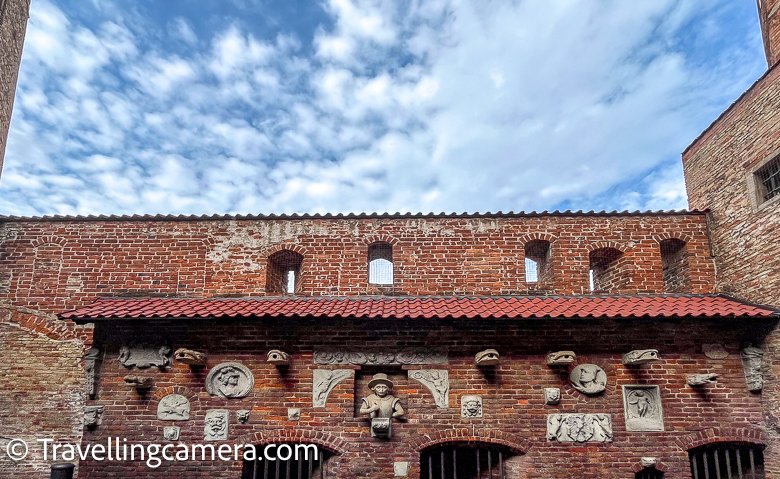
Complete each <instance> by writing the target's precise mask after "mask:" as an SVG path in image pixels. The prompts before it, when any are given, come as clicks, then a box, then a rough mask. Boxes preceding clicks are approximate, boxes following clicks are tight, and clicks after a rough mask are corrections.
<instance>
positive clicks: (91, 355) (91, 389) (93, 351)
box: [84, 347, 100, 399]
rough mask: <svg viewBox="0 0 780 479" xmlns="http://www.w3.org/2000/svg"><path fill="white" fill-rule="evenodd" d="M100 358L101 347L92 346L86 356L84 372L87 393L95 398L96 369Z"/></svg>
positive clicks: (91, 397)
mask: <svg viewBox="0 0 780 479" xmlns="http://www.w3.org/2000/svg"><path fill="white" fill-rule="evenodd" d="M99 359H100V349H98V348H96V347H92V348H90V349H89V352H88V353H87V354H86V355H85V356H84V374H85V375H86V379H87V380H86V385H87V395H88V396H89V397H90V399H95V369H96V368H97V362H98V360H99Z"/></svg>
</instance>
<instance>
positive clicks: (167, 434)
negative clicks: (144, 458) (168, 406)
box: [163, 426, 181, 441]
mask: <svg viewBox="0 0 780 479" xmlns="http://www.w3.org/2000/svg"><path fill="white" fill-rule="evenodd" d="M180 431H181V428H180V427H179V426H165V427H164V428H163V437H164V438H165V439H166V440H168V441H178V440H179V432H180Z"/></svg>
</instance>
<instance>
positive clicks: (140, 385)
mask: <svg viewBox="0 0 780 479" xmlns="http://www.w3.org/2000/svg"><path fill="white" fill-rule="evenodd" d="M125 384H127V385H128V386H130V387H133V388H136V389H151V387H152V386H154V379H152V378H150V377H144V376H136V375H134V374H128V375H127V376H125Z"/></svg>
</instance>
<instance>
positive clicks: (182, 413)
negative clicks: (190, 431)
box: [157, 394, 190, 421]
mask: <svg viewBox="0 0 780 479" xmlns="http://www.w3.org/2000/svg"><path fill="white" fill-rule="evenodd" d="M189 418H190V401H189V399H187V398H186V397H184V396H182V395H181V394H169V395H167V396H165V397H164V398H162V399H160V404H158V405H157V419H162V420H164V421H186V420H188V419H189Z"/></svg>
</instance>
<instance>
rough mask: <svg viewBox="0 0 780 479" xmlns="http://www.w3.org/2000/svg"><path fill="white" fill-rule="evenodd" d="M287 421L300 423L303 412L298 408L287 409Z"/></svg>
mask: <svg viewBox="0 0 780 479" xmlns="http://www.w3.org/2000/svg"><path fill="white" fill-rule="evenodd" d="M287 419H289V420H290V421H298V420H300V419H301V410H300V408H297V407H291V408H288V409H287Z"/></svg>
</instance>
